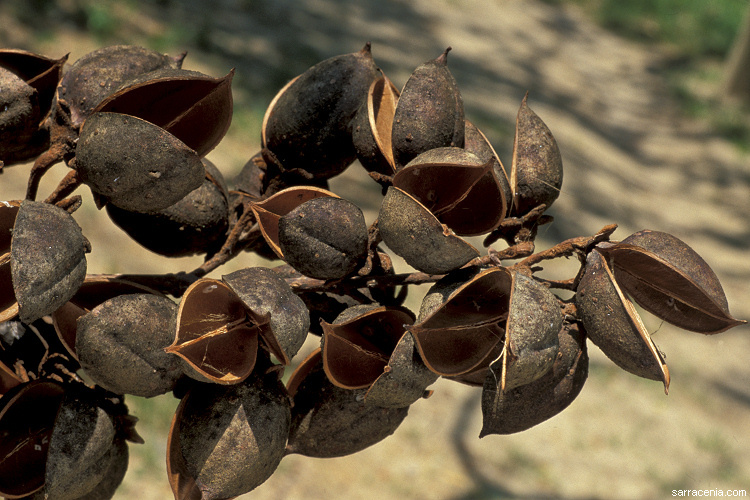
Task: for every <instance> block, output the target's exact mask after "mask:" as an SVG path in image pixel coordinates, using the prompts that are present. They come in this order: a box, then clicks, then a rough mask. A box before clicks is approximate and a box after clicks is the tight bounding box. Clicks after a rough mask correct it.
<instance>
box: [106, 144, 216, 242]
mask: <svg viewBox="0 0 750 500" xmlns="http://www.w3.org/2000/svg"><path fill="white" fill-rule="evenodd" d="M201 161H202V162H203V166H204V167H205V169H206V177H205V178H204V179H203V183H202V184H201V185H200V186H199V187H198V188H196V189H194V190H192V191H190V192H189V193H188V194H187V195H185V197H184V198H182V199H181V200H179V201H178V202H177V203H175V204H174V205H170V206H169V207H167V208H165V209H162V210H157V211H156V212H150V213H147V214H144V213H140V212H132V211H129V210H123V209H122V208H119V207H117V206H115V205H112V204H107V206H106V209H107V215H109V218H110V219H111V220H112V222H114V223H115V224H116V225H117V226H119V227H120V228H121V229H122V230H123V231H125V232H126V233H128V235H129V236H130V237H131V238H133V239H134V240H135V241H137V242H138V243H139V244H141V245H142V246H143V247H145V248H147V249H149V250H151V251H152V252H155V253H158V254H160V255H164V256H167V257H185V256H188V255H195V254H200V253H209V252H210V251H211V250H212V249H214V248H215V247H216V246H217V245H219V244H220V242H221V239H222V237H223V236H224V235H225V234H226V232H227V228H228V227H229V201H228V199H229V192H228V190H227V187H226V183H225V182H224V177H223V176H222V175H221V172H220V171H219V170H218V169H217V168H216V166H214V164H213V163H211V162H210V161H208V160H206V159H205V158H203V159H202V160H201Z"/></svg>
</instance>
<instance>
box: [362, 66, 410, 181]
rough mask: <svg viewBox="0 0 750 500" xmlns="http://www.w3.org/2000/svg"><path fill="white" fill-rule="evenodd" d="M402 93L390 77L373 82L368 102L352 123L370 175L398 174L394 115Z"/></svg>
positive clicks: (364, 163)
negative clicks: (394, 155) (392, 141)
mask: <svg viewBox="0 0 750 500" xmlns="http://www.w3.org/2000/svg"><path fill="white" fill-rule="evenodd" d="M399 95H400V92H399V90H398V89H397V88H396V86H395V85H393V82H391V81H390V80H389V79H388V77H387V76H385V75H382V76H381V77H380V78H378V79H377V80H375V81H374V82H372V84H371V85H370V90H369V91H368V92H367V99H366V100H365V102H363V103H362V105H361V106H360V108H359V110H358V111H357V114H356V115H355V117H354V120H353V122H352V142H353V144H354V149H355V150H356V151H357V159H358V160H359V162H360V163H361V164H362V166H363V167H364V168H365V170H367V171H368V172H376V173H379V174H383V175H386V176H392V175H393V174H394V173H396V165H395V162H394V159H393V147H392V146H391V130H392V128H393V116H394V114H395V113H396V103H398V97H399Z"/></svg>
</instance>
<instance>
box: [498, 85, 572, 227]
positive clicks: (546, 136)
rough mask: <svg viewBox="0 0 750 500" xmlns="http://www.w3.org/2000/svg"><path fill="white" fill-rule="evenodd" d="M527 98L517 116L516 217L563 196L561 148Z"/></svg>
mask: <svg viewBox="0 0 750 500" xmlns="http://www.w3.org/2000/svg"><path fill="white" fill-rule="evenodd" d="M527 98H528V94H527V95H526V96H524V98H523V101H522V102H521V107H520V109H519V110H518V116H517V117H516V135H515V139H514V141H513V165H512V166H511V173H510V185H511V188H512V189H513V195H514V199H513V206H514V208H515V215H523V214H525V213H527V212H528V211H529V210H531V209H533V208H535V207H537V206H539V205H541V204H544V205H546V206H547V208H549V206H550V205H552V203H553V202H554V201H555V200H556V199H557V197H558V196H559V195H560V188H561V187H562V180H563V165H562V156H561V155H560V149H559V148H558V147H557V142H556V141H555V138H554V137H553V136H552V132H550V130H549V128H548V127H547V125H546V124H545V123H544V122H543V121H542V119H541V118H539V116H538V115H537V114H536V113H534V112H533V111H532V110H531V108H529V106H528V104H527V102H526V101H527Z"/></svg>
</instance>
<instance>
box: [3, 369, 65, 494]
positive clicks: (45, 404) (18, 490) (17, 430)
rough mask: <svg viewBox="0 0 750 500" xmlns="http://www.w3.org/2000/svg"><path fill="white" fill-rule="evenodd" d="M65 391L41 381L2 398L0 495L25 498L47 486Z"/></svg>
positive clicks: (31, 383) (24, 385)
mask: <svg viewBox="0 0 750 500" xmlns="http://www.w3.org/2000/svg"><path fill="white" fill-rule="evenodd" d="M64 397H65V392H64V389H63V386H62V384H58V383H57V382H53V381H51V380H49V379H37V380H33V381H31V382H27V383H25V384H22V385H19V386H17V387H14V388H13V389H11V390H10V391H9V392H8V393H6V394H5V395H4V396H3V397H2V399H0V435H2V436H3V439H0V456H2V457H3V467H2V468H0V495H2V496H3V497H8V498H21V497H24V496H26V495H31V494H33V493H34V492H37V491H39V490H41V489H42V488H43V487H44V473H45V472H44V471H45V468H46V465H47V452H48V450H49V445H50V436H51V435H52V432H53V428H54V425H55V418H56V416H57V411H58V409H59V407H60V405H61V404H62V401H63V398H64Z"/></svg>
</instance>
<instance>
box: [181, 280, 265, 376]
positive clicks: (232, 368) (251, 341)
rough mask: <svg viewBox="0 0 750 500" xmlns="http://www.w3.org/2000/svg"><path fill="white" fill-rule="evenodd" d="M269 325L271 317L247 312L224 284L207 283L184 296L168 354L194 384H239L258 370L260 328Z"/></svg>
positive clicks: (189, 290)
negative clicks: (178, 363) (192, 379)
mask: <svg viewBox="0 0 750 500" xmlns="http://www.w3.org/2000/svg"><path fill="white" fill-rule="evenodd" d="M267 322H268V315H258V314H255V313H253V312H252V311H249V310H247V309H246V308H245V305H244V304H243V303H242V300H240V298H239V297H237V295H236V294H235V293H234V292H233V291H232V289H231V288H229V286H227V285H226V283H224V282H222V281H218V280H215V279H211V278H203V279H200V280H198V281H196V282H195V283H193V284H192V285H191V286H190V287H189V288H188V289H187V290H186V291H185V294H184V295H183V296H182V300H181V301H180V307H179V312H178V315H177V327H176V329H175V330H173V333H174V338H173V342H172V343H171V344H170V345H169V346H168V347H167V348H166V352H167V353H169V354H175V355H176V356H175V357H174V359H175V360H177V359H179V360H180V362H181V366H182V368H183V371H184V372H185V374H186V375H187V376H189V377H191V378H194V379H196V380H200V381H205V382H213V383H217V384H237V383H239V382H242V381H243V380H245V379H246V378H247V377H248V376H249V375H250V373H251V372H252V371H253V368H254V367H255V362H256V359H257V354H258V335H259V333H260V325H262V324H266V323H267Z"/></svg>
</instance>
